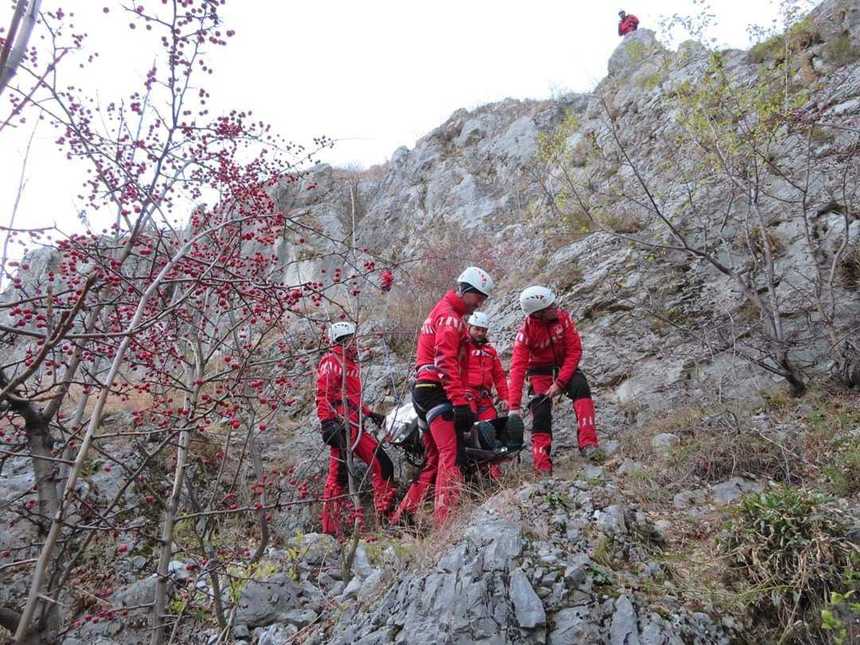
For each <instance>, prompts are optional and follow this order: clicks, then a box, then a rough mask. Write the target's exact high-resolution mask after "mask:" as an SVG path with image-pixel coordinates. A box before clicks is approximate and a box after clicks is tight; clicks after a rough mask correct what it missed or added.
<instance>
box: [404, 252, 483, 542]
mask: <svg viewBox="0 0 860 645" xmlns="http://www.w3.org/2000/svg"><path fill="white" fill-rule="evenodd" d="M492 289H493V280H492V278H490V276H489V275H488V274H487V272H486V271H484V270H483V269H479V268H478V267H468V268H467V269H466V270H465V271H463V272H462V273H461V274H460V276H459V277H458V278H457V287H456V289H452V290H451V291H449V292H448V293H446V294H445V295H444V296H443V297H442V299H441V300H439V302H438V303H436V306H434V307H433V309H432V310H431V311H430V314H429V315H428V316H427V319H426V320H425V321H424V324H423V325H421V331H420V333H419V334H418V349H417V352H416V361H415V379H416V381H415V385H414V386H413V388H412V404H413V405H414V406H415V411H416V412H417V413H418V416H419V418H420V419H421V420H422V421H424V422H426V423H427V425H428V428H429V429H428V431H427V432H425V433H424V438H423V440H424V466H423V468H422V469H421V472H420V473H419V474H418V476H417V477H416V478H415V481H414V482H412V485H411V486H410V487H409V490H408V491H407V492H406V497H404V498H403V500H402V501H401V502H400V505H399V506H398V507H397V511H396V513H395V514H394V516H393V517H392V522H397V521H400V520H401V519H405V518H406V516H411V515H413V514H414V513H415V512H416V511H417V510H418V508H419V507H420V506H421V503H422V502H423V501H424V498H425V496H426V495H427V494H429V492H430V490H431V489H433V490H434V513H433V519H434V521H435V523H436V524H437V525H441V524H443V523H444V522H445V520H446V519H447V518H448V514H449V512H450V511H451V508H452V507H453V506H455V505H456V504H457V501H458V499H459V496H460V488H461V486H462V473H461V471H460V466H461V465H462V462H463V453H464V446H463V445H462V441H461V440H460V437H462V435H463V434H464V433H465V432H466V431H467V430H469V429H471V427H472V423H473V422H474V420H475V415H474V414H473V412H472V408H471V406H470V405H469V399H468V397H467V396H466V386H465V384H464V382H463V369H464V356H465V352H466V346H467V344H468V334H467V333H466V324H465V322H463V316H466V315H469V314H472V313H473V312H474V311H475V310H477V309H478V307H480V306H481V305H482V304H484V301H485V300H486V299H487V297H488V296H489V295H490V292H491V291H492Z"/></svg>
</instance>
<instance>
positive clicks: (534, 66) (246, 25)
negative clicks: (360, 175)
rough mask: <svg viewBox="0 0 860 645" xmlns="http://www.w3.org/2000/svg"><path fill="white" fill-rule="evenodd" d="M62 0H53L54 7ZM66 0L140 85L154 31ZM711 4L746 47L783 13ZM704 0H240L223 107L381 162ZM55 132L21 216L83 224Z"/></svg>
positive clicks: (11, 193) (43, 148) (569, 74)
mask: <svg viewBox="0 0 860 645" xmlns="http://www.w3.org/2000/svg"><path fill="white" fill-rule="evenodd" d="M57 4H58V3H57V2H55V1H52V0H44V1H43V10H44V9H55V8H56V6H57ZM61 4H62V6H64V7H65V8H66V10H67V11H68V10H69V5H72V6H74V7H75V10H76V11H78V12H79V16H78V21H79V22H80V23H83V24H85V25H86V26H87V31H88V32H89V33H90V34H91V42H92V45H93V46H94V47H95V48H97V49H98V50H99V51H100V52H101V53H102V58H101V60H100V62H99V63H98V64H97V66H96V67H93V68H90V69H89V70H88V71H87V76H86V77H85V78H84V79H82V81H81V82H82V83H86V86H88V87H89V86H91V87H93V91H95V92H97V93H98V96H99V98H100V101H101V102H102V103H107V102H108V101H109V100H113V99H116V98H121V97H122V95H123V94H124V93H125V92H127V91H128V89H129V88H130V87H138V86H139V85H140V82H141V81H140V79H142V78H143V76H144V74H145V71H146V69H147V68H148V66H149V65H150V64H151V61H152V53H151V52H150V51H147V49H146V47H145V46H144V45H143V42H144V41H143V40H136V39H142V38H143V37H144V34H140V33H138V34H134V33H130V32H129V30H128V29H127V27H126V25H127V24H128V20H127V19H125V18H123V17H122V16H121V13H120V12H117V11H113V12H111V14H110V15H109V16H105V15H104V14H103V13H102V12H101V7H102V6H103V4H106V3H105V2H102V1H99V0H75V2H73V3H69V2H66V3H61ZM711 4H712V7H713V11H714V13H716V14H717V15H718V27H717V28H716V29H714V31H713V32H712V35H713V36H715V37H716V38H717V39H718V41H719V42H720V43H722V44H724V45H728V46H732V47H747V46H748V45H749V39H748V34H747V26H748V25H750V24H763V25H764V24H769V23H771V21H772V20H774V19H775V18H776V16H777V13H778V12H777V3H776V2H775V0H744V1H741V0H713V2H712V3H711ZM694 7H695V2H694V0H640V1H638V2H636V3H635V4H625V5H619V4H618V3H617V2H611V3H607V2H599V1H598V2H585V1H583V0H568V1H566V2H564V1H560V0H531V1H530V2H523V1H522V0H519V1H516V2H515V1H513V0H435V1H433V2H415V1H414V0H413V1H408V0H407V1H404V0H397V1H395V0H364V1H363V2H356V1H354V0H353V1H346V0H313V1H308V2H285V1H283V0H230V1H229V2H228V5H227V7H226V9H225V10H224V11H223V16H224V18H225V22H226V28H232V29H235V30H236V36H235V37H234V38H233V39H232V41H231V42H230V45H229V46H228V47H227V48H225V49H221V50H218V51H217V52H216V53H215V55H214V57H213V61H214V63H215V65H214V66H215V70H216V71H215V75H214V77H213V78H212V82H211V84H210V86H209V89H210V91H211V94H212V96H213V111H217V108H219V107H221V108H223V109H224V110H228V109H231V108H252V109H253V110H254V112H255V113H256V115H257V116H259V117H260V118H262V119H263V120H266V121H268V122H270V123H272V124H273V126H274V127H275V129H276V130H277V131H279V132H280V133H282V134H283V135H284V136H286V137H287V138H289V139H291V140H293V141H296V142H300V143H310V140H311V138H312V137H314V136H317V135H321V134H325V135H328V136H330V137H332V138H334V139H337V140H338V144H337V145H336V147H335V148H334V150H332V151H329V152H327V153H326V154H325V156H324V158H323V160H324V161H329V162H331V163H334V164H337V165H346V164H358V165H361V166H369V165H372V164H375V163H380V162H383V161H385V160H387V159H388V158H389V157H390V155H391V153H392V152H393V151H394V150H395V149H396V148H397V147H398V146H401V145H405V146H409V147H412V146H413V144H414V142H415V140H416V139H418V138H419V137H421V136H422V135H424V134H426V133H427V132H428V131H429V130H431V129H433V128H434V127H436V126H437V125H439V124H440V123H442V122H443V121H444V120H445V119H446V118H447V117H448V116H449V115H450V114H451V113H452V112H453V111H454V110H456V109H458V108H461V107H465V108H474V107H477V106H479V105H482V104H484V103H488V102H492V101H497V100H500V99H503V98H505V97H515V98H547V97H549V96H551V95H553V94H558V93H560V92H563V91H588V90H589V89H591V88H592V87H594V85H596V83H597V82H598V81H599V80H600V79H601V78H602V77H603V76H604V75H605V73H606V62H607V59H608V58H609V56H610V55H611V53H612V51H613V50H614V48H615V47H616V46H617V45H618V43H619V41H620V39H619V38H618V36H617V34H616V25H617V20H618V18H617V11H618V9H620V8H624V9H626V10H627V11H628V12H629V13H634V14H636V15H637V16H638V17H639V18H640V27H645V28H649V27H653V28H655V29H656V28H657V25H658V22H659V19H660V18H661V16H666V15H670V14H673V13H676V12H677V13H682V14H689V13H690V12H691V11H694ZM10 14H11V8H10V3H9V2H8V1H7V2H3V3H2V10H0V22H2V24H4V25H7V24H8V22H9V17H10ZM138 43H140V45H138ZM68 73H69V74H70V75H71V74H73V73H74V71H73V70H69V71H68ZM29 134H30V130H29V129H27V130H25V129H23V128H21V129H19V130H18V131H10V130H9V129H7V130H6V132H4V133H2V134H0V146H2V158H3V168H4V172H3V173H0V222H2V223H4V224H5V223H7V222H8V221H9V214H10V213H11V211H12V204H13V202H14V199H15V193H16V188H17V182H18V173H19V168H20V160H21V158H22V157H23V151H24V147H25V144H26V140H27V137H28V136H29ZM54 138H55V136H54V134H53V133H52V132H51V131H50V128H47V127H40V130H39V131H38V132H37V134H36V139H35V143H34V146H33V150H32V152H31V158H30V163H29V166H28V172H27V187H26V190H25V192H24V194H23V199H22V203H21V206H20V209H19V215H18V222H19V223H20V222H26V223H27V224H28V225H36V224H38V225H44V224H51V223H53V222H56V223H57V224H59V225H61V227H62V228H63V229H64V230H66V231H71V230H74V229H75V228H77V224H76V217H75V214H76V213H77V212H78V210H79V208H78V206H79V204H77V203H76V200H75V197H74V195H75V194H76V193H77V192H78V186H79V184H80V180H81V177H82V173H81V172H80V169H79V168H78V167H77V166H76V165H74V164H69V163H68V162H66V161H64V159H63V158H62V157H61V156H60V155H59V154H58V153H57V151H56V150H55V148H54V145H53V143H52V142H53V140H54Z"/></svg>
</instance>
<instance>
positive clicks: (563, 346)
mask: <svg viewBox="0 0 860 645" xmlns="http://www.w3.org/2000/svg"><path fill="white" fill-rule="evenodd" d="M557 311H558V318H557V319H556V320H553V321H551V322H543V321H540V320H536V319H535V318H532V317H531V316H527V317H526V319H525V320H524V321H523V324H522V326H521V327H520V330H519V331H518V332H517V337H516V340H514V355H513V358H512V359H511V371H510V377H509V387H508V390H509V391H510V399H509V400H508V407H509V408H510V409H512V410H513V409H518V408H519V407H520V402H521V401H522V398H523V383H524V382H525V376H526V370H527V369H536V368H537V369H540V368H557V369H558V375H557V376H556V379H555V382H556V383H558V384H559V385H560V386H561V387H565V386H566V385H567V383H568V381H570V379H571V377H572V376H573V373H574V372H575V371H576V368H577V367H578V366H579V359H580V358H582V340H580V338H579V333H577V331H576V326H575V325H574V324H573V320H572V319H571V317H570V314H569V313H568V312H566V311H565V310H564V309H558V310H557Z"/></svg>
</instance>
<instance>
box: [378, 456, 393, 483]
mask: <svg viewBox="0 0 860 645" xmlns="http://www.w3.org/2000/svg"><path fill="white" fill-rule="evenodd" d="M376 460H377V461H378V462H379V469H380V470H381V471H382V478H383V479H385V480H388V481H391V480H393V479H394V464H393V463H391V457H389V456H388V454H387V453H386V452H385V451H384V450H383V449H382V448H380V449H379V450H377V451H376Z"/></svg>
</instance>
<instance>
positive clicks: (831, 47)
mask: <svg viewBox="0 0 860 645" xmlns="http://www.w3.org/2000/svg"><path fill="white" fill-rule="evenodd" d="M824 57H825V58H826V59H827V60H828V61H830V62H831V63H833V64H834V65H836V67H842V66H843V65H848V64H849V63H853V62H854V61H856V60H857V59H858V58H860V47H855V46H854V44H853V43H852V42H851V36H850V35H849V34H842V35H841V36H839V37H838V38H834V39H833V40H831V41H829V42H828V43H827V44H826V45H824Z"/></svg>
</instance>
